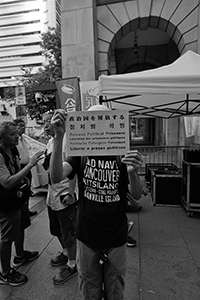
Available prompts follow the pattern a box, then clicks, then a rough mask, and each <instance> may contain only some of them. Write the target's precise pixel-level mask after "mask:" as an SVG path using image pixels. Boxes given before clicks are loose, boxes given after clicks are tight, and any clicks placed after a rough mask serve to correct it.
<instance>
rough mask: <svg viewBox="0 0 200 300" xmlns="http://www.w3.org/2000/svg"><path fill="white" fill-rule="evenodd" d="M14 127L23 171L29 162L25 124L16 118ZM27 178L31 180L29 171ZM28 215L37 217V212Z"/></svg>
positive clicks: (30, 212) (30, 211) (33, 211)
mask: <svg viewBox="0 0 200 300" xmlns="http://www.w3.org/2000/svg"><path fill="white" fill-rule="evenodd" d="M14 123H15V125H16V126H17V130H18V134H19V142H18V145H17V149H18V151H19V154H20V164H21V169H23V168H24V167H25V166H26V165H27V164H28V162H29V160H30V157H29V150H28V146H27V143H26V141H25V139H24V136H23V135H24V133H25V128H26V124H25V122H24V120H23V119H21V118H17V119H15V120H14ZM26 176H27V178H28V179H29V180H30V183H31V180H32V174H31V171H29V172H28V174H27V175H26ZM31 194H32V191H31V188H30V193H29V195H31ZM27 202H28V203H29V196H28V197H27ZM29 214H30V217H32V216H35V215H37V211H35V210H29Z"/></svg>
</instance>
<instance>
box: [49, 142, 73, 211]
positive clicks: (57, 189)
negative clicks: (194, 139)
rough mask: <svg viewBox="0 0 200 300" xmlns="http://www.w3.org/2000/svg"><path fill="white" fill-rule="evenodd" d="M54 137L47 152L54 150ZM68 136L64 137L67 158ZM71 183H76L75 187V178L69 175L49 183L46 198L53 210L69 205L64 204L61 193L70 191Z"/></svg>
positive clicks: (64, 152) (64, 193) (64, 153)
mask: <svg viewBox="0 0 200 300" xmlns="http://www.w3.org/2000/svg"><path fill="white" fill-rule="evenodd" d="M53 142H54V140H53V137H52V138H51V139H50V140H49V142H48V143H47V146H46V149H47V154H50V153H52V151H53ZM65 145H66V137H65V136H64V138H63V159H64V158H65V155H66V151H65V149H66V146H65ZM69 184H71V185H74V189H75V179H74V180H73V181H72V180H69V179H68V178H67V177H66V178H65V179H63V180H62V181H60V182H58V183H54V184H49V185H48V193H47V198H46V203H47V205H48V206H50V207H51V209H53V210H61V209H64V208H65V207H67V205H66V204H62V203H61V201H60V196H61V195H66V194H67V192H69ZM70 194H71V189H70Z"/></svg>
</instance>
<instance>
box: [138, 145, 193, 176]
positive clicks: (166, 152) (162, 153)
mask: <svg viewBox="0 0 200 300" xmlns="http://www.w3.org/2000/svg"><path fill="white" fill-rule="evenodd" d="M189 147H190V146H134V149H138V150H139V151H140V153H141V155H142V158H143V164H142V167H141V168H140V170H139V174H140V175H145V165H146V164H147V163H160V164H164V163H173V164H175V165H176V166H177V167H178V168H180V169H181V167H182V160H183V150H184V149H189Z"/></svg>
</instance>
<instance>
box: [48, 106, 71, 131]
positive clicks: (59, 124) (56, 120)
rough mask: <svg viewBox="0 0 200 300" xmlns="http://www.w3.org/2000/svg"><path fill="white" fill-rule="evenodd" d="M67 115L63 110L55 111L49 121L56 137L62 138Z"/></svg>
mask: <svg viewBox="0 0 200 300" xmlns="http://www.w3.org/2000/svg"><path fill="white" fill-rule="evenodd" d="M66 116H67V113H66V112H65V110H64V109H56V111H55V112H54V114H53V117H52V119H51V124H52V126H53V128H54V130H55V134H56V136H57V137H58V136H63V135H64V133H65V119H66Z"/></svg>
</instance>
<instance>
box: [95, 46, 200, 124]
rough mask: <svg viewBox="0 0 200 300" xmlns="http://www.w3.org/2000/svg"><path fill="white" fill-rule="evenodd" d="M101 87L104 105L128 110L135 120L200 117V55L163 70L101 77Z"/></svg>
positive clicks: (190, 54) (184, 57) (187, 55)
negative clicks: (140, 118) (138, 118)
mask: <svg viewBox="0 0 200 300" xmlns="http://www.w3.org/2000/svg"><path fill="white" fill-rule="evenodd" d="M98 84H99V95H100V96H101V98H103V99H101V100H102V101H103V102H109V103H110V105H111V107H112V108H114V109H125V107H126V109H128V110H129V111H130V114H131V115H134V116H141V117H145V116H146V117H162V118H172V117H179V116H184V115H193V114H199V113H200V55H198V54H196V53H194V52H192V51H187V52H186V53H185V54H183V55H182V56H181V57H179V58H178V59H177V60H176V61H174V62H173V63H172V64H169V65H166V66H163V67H160V68H156V69H152V70H147V71H142V72H135V73H128V74H120V75H110V76H107V75H101V76H100V77H99V80H98ZM110 97H111V98H110ZM113 97H115V98H113Z"/></svg>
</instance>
